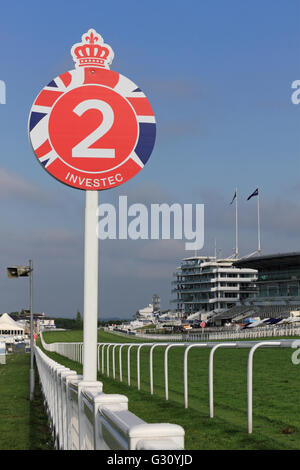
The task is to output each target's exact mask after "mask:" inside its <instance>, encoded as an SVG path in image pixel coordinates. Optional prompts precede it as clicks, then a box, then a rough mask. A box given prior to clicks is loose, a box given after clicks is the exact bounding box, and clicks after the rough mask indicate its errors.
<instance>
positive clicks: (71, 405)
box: [34, 343, 184, 450]
mask: <svg viewBox="0 0 300 470" xmlns="http://www.w3.org/2000/svg"><path fill="white" fill-rule="evenodd" d="M74 346H75V343H73V344H72V349H73V351H74V352H75V351H76V352H77V349H78V348H75V347H74ZM64 350H65V351H67V350H68V352H70V348H67V347H65V348H64ZM34 353H35V358H36V364H37V368H38V372H39V377H40V383H41V388H42V391H43V395H44V398H45V403H46V406H47V410H48V414H49V419H50V423H51V429H52V432H53V436H54V439H55V444H56V448H57V449H61V450H160V449H163V450H165V449H174V450H182V449H184V430H183V428H182V427H181V426H178V425H176V424H168V423H158V424H152V423H151V424H149V423H146V422H145V421H143V420H141V419H140V418H138V417H137V416H135V415H134V414H133V413H131V412H130V411H128V398H127V397H126V396H124V395H118V394H106V393H103V391H102V383H101V382H83V380H82V376H80V375H78V374H77V373H76V371H74V370H70V369H69V368H67V367H64V366H62V365H60V364H59V363H57V362H55V361H53V360H52V359H50V358H49V357H48V356H47V355H46V354H45V353H44V352H43V351H42V350H41V349H40V348H38V347H37V346H35V349H34ZM75 356H76V355H75Z"/></svg>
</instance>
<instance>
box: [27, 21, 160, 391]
mask: <svg viewBox="0 0 300 470" xmlns="http://www.w3.org/2000/svg"><path fill="white" fill-rule="evenodd" d="M71 55H72V57H73V60H74V62H75V69H74V70H71V71H69V72H65V73H63V74H62V75H59V77H57V78H55V79H54V80H51V81H50V82H49V83H48V85H47V86H45V87H44V88H43V89H42V91H41V92H40V94H39V95H38V97H37V98H36V99H35V101H34V103H33V106H32V108H31V111H30V115H29V122H28V127H29V129H28V131H29V138H30V141H31V145H32V147H33V151H34V153H35V155H36V157H37V159H38V161H39V162H40V163H41V165H42V166H43V167H44V168H45V170H46V171H47V172H48V173H49V174H50V175H52V176H53V177H54V178H56V179H57V180H59V181H61V182H62V183H64V184H66V185H68V186H72V187H73V188H78V189H83V190H85V238H84V307H83V309H84V316H83V318H84V323H83V348H84V350H83V380H84V381H87V382H95V381H96V380H97V323H98V263H99V260H98V238H97V232H96V229H97V225H98V218H97V210H98V191H99V190H105V189H109V188H113V187H116V186H119V185H120V184H122V183H125V182H126V181H128V180H129V179H130V178H132V177H133V176H135V175H136V174H137V173H138V172H139V171H140V170H141V169H142V168H143V167H144V165H145V163H146V162H147V160H148V158H149V157H150V154H151V152H152V149H153V146H154V142H155V135H156V124H155V118H154V113H153V110H152V108H151V105H150V103H149V101H148V99H147V98H146V96H145V95H144V93H143V92H142V91H141V90H140V88H139V87H138V86H137V85H136V84H135V83H133V82H132V81H131V80H129V79H128V78H126V77H124V76H123V75H121V74H119V73H117V72H113V71H111V70H110V69H109V66H110V64H111V62H112V60H113V57H114V52H113V50H112V48H111V47H110V46H109V45H108V44H105V43H104V41H103V38H102V37H101V36H100V34H98V33H97V32H96V31H95V30H94V29H90V30H89V31H88V32H87V33H86V34H84V35H83V36H82V42H81V43H78V44H74V46H73V47H72V49H71Z"/></svg>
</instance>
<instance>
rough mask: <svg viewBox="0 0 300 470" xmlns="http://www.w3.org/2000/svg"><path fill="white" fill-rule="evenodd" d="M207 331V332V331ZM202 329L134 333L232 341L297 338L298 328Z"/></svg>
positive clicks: (169, 338)
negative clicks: (194, 330)
mask: <svg viewBox="0 0 300 470" xmlns="http://www.w3.org/2000/svg"><path fill="white" fill-rule="evenodd" d="M207 330H208V331H207ZM209 330H210V329H209V328H207V329H206V328H203V330H202V331H201V332H197V333H195V332H193V330H190V331H188V332H187V333H183V334H156V335H155V334H143V333H135V335H134V337H135V338H143V339H149V340H152V339H153V340H160V341H226V340H233V339H257V338H278V337H280V336H299V335H300V326H294V325H282V326H274V327H271V326H262V327H256V328H255V327H253V328H246V329H244V330H233V329H232V328H222V329H221V328H219V329H218V331H217V329H214V330H213V329H211V331H209ZM105 331H109V332H111V333H114V334H118V335H121V336H126V337H127V336H128V335H130V333H126V331H124V332H123V333H122V332H120V331H111V330H109V329H108V328H106V329H105Z"/></svg>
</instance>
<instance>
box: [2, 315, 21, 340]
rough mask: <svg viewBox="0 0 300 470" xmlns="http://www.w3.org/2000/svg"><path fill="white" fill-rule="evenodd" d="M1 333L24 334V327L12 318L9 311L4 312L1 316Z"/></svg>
mask: <svg viewBox="0 0 300 470" xmlns="http://www.w3.org/2000/svg"><path fill="white" fill-rule="evenodd" d="M0 335H10V336H21V335H22V336H23V335H24V328H23V327H21V326H20V325H18V323H17V322H16V321H15V320H13V319H12V318H10V316H9V315H8V314H7V313H3V314H2V315H1V317H0Z"/></svg>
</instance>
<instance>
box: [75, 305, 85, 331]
mask: <svg viewBox="0 0 300 470" xmlns="http://www.w3.org/2000/svg"><path fill="white" fill-rule="evenodd" d="M75 328H76V330H82V328H83V321H82V318H81V313H80V311H79V310H78V311H77V315H76V327H75Z"/></svg>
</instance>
